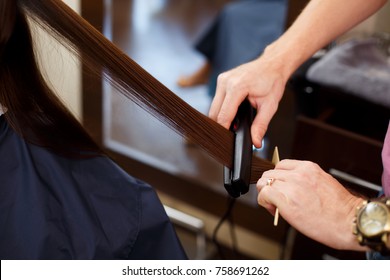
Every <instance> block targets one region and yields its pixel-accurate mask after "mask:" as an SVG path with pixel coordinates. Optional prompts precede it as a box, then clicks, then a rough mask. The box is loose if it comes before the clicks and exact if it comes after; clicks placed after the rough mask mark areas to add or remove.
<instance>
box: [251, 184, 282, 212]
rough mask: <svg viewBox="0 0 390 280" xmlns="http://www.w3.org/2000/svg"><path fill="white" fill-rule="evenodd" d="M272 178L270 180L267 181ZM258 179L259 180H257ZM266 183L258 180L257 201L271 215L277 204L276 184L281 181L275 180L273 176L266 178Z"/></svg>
mask: <svg viewBox="0 0 390 280" xmlns="http://www.w3.org/2000/svg"><path fill="white" fill-rule="evenodd" d="M270 180H272V182H269V181H270ZM259 181H260V180H259ZM267 181H268V182H267V183H265V184H264V183H263V182H258V183H257V189H258V190H259V194H258V196H257V203H258V204H259V205H260V206H262V207H264V208H265V209H267V211H268V212H270V213H271V214H272V215H274V214H275V211H276V207H277V206H278V196H279V193H278V191H277V187H276V186H277V185H278V184H281V183H282V182H281V181H278V180H275V179H274V178H268V179H267Z"/></svg>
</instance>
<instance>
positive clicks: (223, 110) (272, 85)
mask: <svg viewBox="0 0 390 280" xmlns="http://www.w3.org/2000/svg"><path fill="white" fill-rule="evenodd" d="M280 70H281V67H278V63H276V61H274V60H270V59H268V58H266V57H265V56H264V55H263V56H261V57H260V58H258V59H256V60H253V61H251V62H249V63H246V64H243V65H240V66H238V67H236V68H234V69H232V70H230V71H227V72H224V73H222V74H220V75H219V76H218V80H217V89H216V93H215V97H214V100H213V102H212V104H211V108H210V112H209V116H210V118H212V119H213V120H215V121H217V122H218V123H219V124H221V125H222V126H223V127H225V128H226V129H228V128H229V127H230V124H231V123H232V121H233V119H234V117H235V115H236V113H237V109H238V107H239V106H240V104H241V103H242V102H243V101H244V99H245V98H248V100H249V102H250V103H251V104H252V106H253V107H254V108H255V109H256V110H257V115H256V117H255V119H254V121H253V124H252V128H251V135H252V141H253V144H254V145H255V146H256V147H258V148H259V147H261V141H262V139H263V137H264V134H265V132H266V130H267V128H268V124H269V122H270V120H271V118H272V117H273V115H274V114H275V112H276V110H277V108H278V104H279V101H280V99H281V98H282V96H283V92H284V88H285V85H286V82H287V78H286V77H283V75H282V74H281V73H282V71H280Z"/></svg>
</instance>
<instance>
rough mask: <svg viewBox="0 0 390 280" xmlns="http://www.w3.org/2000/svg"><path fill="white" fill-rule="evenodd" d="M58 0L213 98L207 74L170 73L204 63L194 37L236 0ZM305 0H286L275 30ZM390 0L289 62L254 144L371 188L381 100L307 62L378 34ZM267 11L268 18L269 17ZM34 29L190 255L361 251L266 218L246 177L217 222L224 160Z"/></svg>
mask: <svg viewBox="0 0 390 280" xmlns="http://www.w3.org/2000/svg"><path fill="white" fill-rule="evenodd" d="M241 1H243V2H244V1H245V0H241ZM65 2H66V3H68V4H69V5H70V6H71V7H72V8H74V9H75V10H76V11H77V12H79V13H80V14H81V15H82V16H83V17H84V18H85V19H87V20H88V21H89V22H90V23H91V24H92V25H94V26H95V27H96V28H97V29H98V30H100V31H101V32H102V33H103V34H104V35H105V36H106V37H107V38H109V39H110V40H111V41H112V42H114V43H115V44H116V45H117V46H118V47H120V48H121V49H122V50H123V51H124V52H125V53H126V54H128V55H129V57H131V58H132V59H133V60H134V61H136V62H137V63H138V64H140V65H141V66H142V67H143V68H144V69H146V70H147V71H148V72H150V73H151V74H152V75H153V76H154V77H155V78H157V79H158V80H159V81H160V82H161V83H163V84H164V85H165V86H166V87H168V88H169V89H170V90H171V91H172V92H174V93H175V94H177V95H178V96H179V97H180V98H182V99H183V100H185V101H186V102H187V103H188V104H190V105H191V106H193V107H194V108H196V109H197V110H199V111H200V112H202V113H204V114H207V112H208V109H209V106H210V102H211V100H212V97H211V96H210V92H209V89H210V84H208V83H206V84H201V85H196V86H193V87H185V88H183V87H180V86H178V84H177V81H178V79H179V77H180V76H182V75H189V74H191V73H193V72H195V71H196V70H197V69H199V68H200V67H201V66H202V65H203V64H204V62H205V57H204V56H202V55H201V54H200V53H199V52H198V51H197V50H196V49H195V48H194V45H195V44H196V42H197V40H199V38H200V37H201V36H202V34H204V33H205V32H207V30H208V28H209V26H210V25H212V24H213V22H214V21H215V20H216V19H217V18H218V15H219V14H220V13H221V12H222V11H223V9H224V7H225V6H226V5H227V4H228V3H230V2H234V1H228V0H195V1H191V0H67V1H65ZM264 2H272V1H271V0H264ZM306 3H307V1H304V0H290V1H285V4H284V5H285V12H284V14H283V15H284V18H283V30H284V29H286V28H288V26H289V25H290V24H291V22H292V21H293V20H294V18H295V17H296V16H297V15H298V14H299V12H300V11H301V10H302V8H303V7H304V5H305V4H306ZM389 10H390V7H389V5H387V6H386V7H385V8H384V9H382V10H381V11H380V12H379V13H378V14H376V15H374V16H373V17H371V18H370V19H368V20H367V21H366V22H363V23H362V24H361V25H359V26H358V27H357V28H355V29H354V30H352V31H351V32H350V33H348V34H347V35H345V36H344V37H343V38H339V39H338V40H337V41H336V42H334V44H332V46H328V48H327V49H325V50H324V53H323V54H321V56H319V57H316V58H313V60H311V61H308V63H307V65H304V66H303V67H302V68H301V69H299V71H297V73H296V74H295V75H294V76H293V77H292V78H291V83H290V84H289V87H288V88H287V89H286V91H287V92H286V94H285V97H284V98H283V100H282V102H281V104H280V107H279V111H278V113H277V114H276V116H275V117H274V119H273V120H272V122H271V124H270V127H269V131H268V132H267V135H266V138H265V142H264V148H263V149H262V150H260V151H256V155H257V156H260V157H262V158H265V159H270V158H271V154H272V151H273V149H274V147H275V146H278V147H279V152H280V157H281V159H283V158H297V159H307V160H312V161H315V162H317V163H319V164H320V165H321V167H322V168H324V169H325V170H327V171H329V172H331V173H332V175H333V176H335V177H337V178H338V179H339V180H342V181H343V182H345V184H346V186H348V187H349V188H351V189H353V191H358V192H361V193H370V194H375V193H376V191H377V189H376V187H377V186H378V185H379V184H380V176H381V172H382V170H381V162H380V151H381V148H382V145H383V144H382V142H383V136H384V133H385V131H386V123H388V119H389V111H390V110H389V107H386V106H383V104H378V103H375V102H371V101H370V100H367V99H364V98H363V99H362V98H360V97H356V96H355V95H353V94H351V92H349V91H347V90H345V88H343V86H337V87H335V86H329V85H324V84H322V83H321V81H316V82H313V81H311V80H309V79H308V78H307V77H306V72H307V70H308V69H309V68H310V66H311V65H313V64H314V63H315V62H317V61H318V60H319V59H321V58H320V57H322V56H323V55H324V54H325V55H326V53H327V52H328V50H329V49H331V48H334V47H335V46H337V45H338V44H341V43H340V42H343V41H345V40H347V39H348V40H349V39H351V38H355V37H359V38H361V37H367V36H373V35H374V34H380V37H381V38H382V41H386V42H387V40H388V37H386V34H387V32H389V30H388V29H389V28H390V22H389V21H390V18H388V17H387V16H386V14H387V15H388V12H390V11H389ZM259 17H261V14H259ZM271 21H272V18H271V20H270V24H271ZM37 34H38V36H37V38H38V39H37V44H40V49H41V50H42V54H41V57H42V65H43V67H44V68H45V69H46V72H47V73H50V75H48V76H49V79H50V81H51V83H52V84H53V87H54V88H57V89H58V91H59V92H61V93H63V94H62V96H61V98H62V99H63V100H64V102H65V103H66V104H67V105H68V106H69V108H70V109H71V111H72V112H74V114H75V115H76V116H77V117H78V118H79V119H80V120H81V121H82V122H83V123H84V125H85V126H86V128H87V129H88V130H89V131H90V133H91V134H92V135H93V137H94V138H95V139H96V140H97V141H98V142H99V143H101V144H102V145H104V147H105V148H107V151H108V152H109V153H110V155H111V156H112V157H113V158H114V159H115V160H116V161H117V162H118V163H119V164H120V165H121V166H122V167H123V168H124V169H125V170H126V171H128V172H129V174H131V175H133V176H135V177H138V178H140V179H142V180H144V181H146V182H148V183H150V184H151V185H152V186H153V187H155V189H156V190H157V191H158V194H159V196H160V199H161V200H162V202H163V204H164V205H166V207H167V208H166V209H167V212H168V214H169V216H170V217H171V220H172V221H173V223H174V224H175V226H176V228H177V232H178V234H179V238H180V239H181V241H182V242H183V245H184V247H185V249H186V251H187V253H188V256H189V257H190V258H191V259H333V258H340V259H355V258H357V259H360V258H364V257H365V256H364V255H361V254H358V253H353V252H340V251H336V250H332V249H330V248H327V247H325V246H322V245H320V244H318V243H316V242H314V241H312V240H310V239H308V238H305V237H304V236H301V235H300V234H299V233H297V232H296V231H295V230H294V229H293V228H292V227H290V226H289V225H288V224H287V223H285V222H284V221H281V222H280V224H279V226H278V227H274V226H273V217H272V216H270V215H269V214H268V212H266V211H265V210H264V209H261V208H260V207H258V206H257V202H256V190H255V188H254V187H251V189H250V191H249V193H248V194H246V195H245V196H243V197H240V198H238V199H237V201H236V203H235V205H234V208H233V209H232V212H231V213H230V214H229V215H227V216H226V220H225V221H224V222H223V223H221V218H222V217H223V216H224V215H225V214H226V213H227V209H228V206H229V203H231V201H230V200H229V198H228V195H227V193H226V191H225V189H224V187H223V178H222V176H223V173H222V172H223V171H222V170H223V166H221V165H220V164H219V163H217V162H215V161H214V160H213V159H212V158H210V157H209V156H208V155H207V154H205V153H204V152H203V151H202V150H200V149H199V148H198V147H196V146H195V145H193V144H192V143H189V142H188V141H186V140H185V139H182V138H181V137H179V136H177V135H176V134H175V133H174V132H172V131H171V130H170V129H169V128H168V127H166V126H165V125H164V124H162V123H161V122H159V121H157V120H155V119H154V118H153V117H151V116H150V115H149V114H148V113H146V112H144V111H143V110H142V109H140V108H138V107H137V106H136V105H135V104H133V103H132V102H131V101H129V100H127V99H126V98H125V97H123V96H121V95H120V94H118V93H117V92H116V91H115V90H114V89H113V88H111V87H110V86H109V85H108V84H107V83H105V82H104V81H103V80H102V79H101V77H92V76H91V75H89V74H88V73H87V72H86V71H83V65H81V64H80V63H79V61H78V60H77V59H76V58H74V57H72V56H71V55H70V54H67V53H66V51H65V50H64V49H62V48H59V47H58V46H57V45H56V43H55V42H54V41H52V40H51V39H50V38H48V37H46V36H45V34H43V33H42V32H40V31H39V30H37ZM243 44H244V43H243ZM226 48H228V45H226ZM60 57H61V59H60ZM226 59H229V58H228V57H226ZM54 61H55V63H52V62H54ZM53 65H54V66H55V67H53ZM362 112H364V114H362ZM363 115H364V116H367V115H370V117H371V118H373V120H374V123H375V125H369V124H365V123H364V122H363V121H362V117H363ZM362 122H363V123H362ZM357 124H358V125H357ZM303 222H304V221H303ZM220 223H221V227H219V224H220ZM213 237H214V238H213Z"/></svg>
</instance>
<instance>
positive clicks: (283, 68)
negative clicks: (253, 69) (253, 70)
mask: <svg viewBox="0 0 390 280" xmlns="http://www.w3.org/2000/svg"><path fill="white" fill-rule="evenodd" d="M305 57H306V56H305V55H303V54H302V53H300V52H298V51H295V50H294V48H292V47H288V48H286V47H283V42H279V41H275V42H274V43H272V44H270V45H268V46H267V47H266V48H265V50H264V52H263V54H262V56H261V57H260V58H259V59H261V60H266V61H268V64H269V65H272V67H275V68H277V69H278V73H279V74H280V75H281V77H282V79H283V80H284V81H285V82H287V81H288V79H289V78H290V77H291V75H292V74H293V73H294V72H295V71H296V70H297V69H298V68H299V66H300V65H301V64H302V63H303V62H305V60H306V58H305ZM308 57H310V56H308Z"/></svg>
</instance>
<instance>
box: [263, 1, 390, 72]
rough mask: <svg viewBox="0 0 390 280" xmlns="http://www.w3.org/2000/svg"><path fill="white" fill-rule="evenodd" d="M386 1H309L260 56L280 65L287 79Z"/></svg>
mask: <svg viewBox="0 0 390 280" xmlns="http://www.w3.org/2000/svg"><path fill="white" fill-rule="evenodd" d="M386 2H387V0H311V1H310V2H309V4H308V5H307V6H306V8H305V9H304V10H303V11H302V13H301V15H300V16H299V17H298V18H297V20H296V21H295V22H294V23H293V25H292V26H291V27H290V28H289V29H288V30H287V31H286V32H285V33H284V34H283V35H282V36H281V37H280V38H279V39H278V40H277V41H275V42H274V43H272V44H271V45H269V46H268V47H267V48H266V50H265V52H264V54H265V55H266V56H268V57H269V58H271V59H276V60H277V61H280V62H283V64H284V66H283V71H284V72H283V75H284V76H285V77H289V76H290V75H291V74H292V73H293V72H294V71H295V70H296V69H297V68H298V67H299V66H300V65H301V64H302V63H303V62H304V61H306V60H307V59H308V58H310V57H311V56H312V55H313V54H314V53H315V52H316V51H317V50H319V49H320V48H322V47H324V46H325V45H327V44H328V43H329V42H331V41H332V40H334V39H335V38H337V37H338V36H340V35H341V34H343V33H345V32H346V31H348V30H349V29H351V28H352V27H354V26H355V25H357V24H358V23H360V22H362V21H363V20H364V19H366V18H368V17H369V16H371V15H372V14H374V13H375V12H376V11H377V10H379V9H380V8H381V7H382V6H383V5H384V4H385V3H386Z"/></svg>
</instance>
